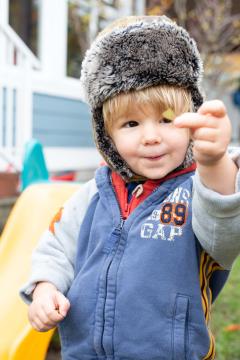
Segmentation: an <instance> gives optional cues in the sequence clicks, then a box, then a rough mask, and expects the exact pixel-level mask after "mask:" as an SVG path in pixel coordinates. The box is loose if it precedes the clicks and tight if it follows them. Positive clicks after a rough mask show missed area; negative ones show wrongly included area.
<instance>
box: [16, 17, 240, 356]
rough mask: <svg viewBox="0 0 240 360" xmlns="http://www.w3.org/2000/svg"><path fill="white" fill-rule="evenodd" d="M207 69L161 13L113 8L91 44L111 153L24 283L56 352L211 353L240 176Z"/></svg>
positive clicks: (88, 82) (98, 126) (61, 217)
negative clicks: (124, 13)
mask: <svg viewBox="0 0 240 360" xmlns="http://www.w3.org/2000/svg"><path fill="white" fill-rule="evenodd" d="M201 73H202V65H201V61H200V57H199V53H198V51H197V48H196V45H195V43H194V41H193V40H192V39H191V38H190V37H189V35H188V33H187V32H186V31H185V30H184V29H182V28H180V27H178V26H177V25H176V24H175V23H173V22H172V21H170V20H169V19H168V18H166V17H148V16H146V17H129V18H126V19H123V20H120V21H117V22H115V23H114V24H113V25H112V26H110V27H108V28H107V29H106V30H105V31H104V32H102V33H101V34H100V35H99V36H98V38H97V39H96V40H95V42H94V43H93V44H92V46H91V48H90V50H89V51H88V52H87V54H86V57H85V60H84V62H83V65H82V75H81V82H82V85H83V88H84V89H85V92H86V95H87V98H88V102H89V104H90V106H91V109H92V116H93V127H94V135H95V140H96V144H97V146H98V149H99V151H100V152H101V154H102V155H103V157H104V159H105V160H106V162H107V164H108V166H103V167H101V168H100V169H98V170H97V172H96V177H95V179H93V180H91V181H89V182H88V183H87V184H85V185H83V186H82V187H81V189H80V190H79V192H78V193H77V194H75V195H74V196H73V197H72V198H71V199H70V200H69V201H68V202H67V203H66V204H65V206H64V208H63V209H61V210H60V211H59V213H58V214H57V216H55V218H54V220H53V222H52V224H51V225H50V228H49V230H48V231H47V232H46V233H45V234H44V235H43V238H42V239H41V241H40V243H39V245H38V247H37V249H36V251H35V252H34V254H33V270H32V276H31V279H30V281H29V282H28V284H27V285H26V286H24V288H23V289H22V291H21V294H22V296H23V298H24V299H25V301H27V302H31V304H30V307H29V320H30V323H31V324H32V326H33V327H34V328H35V329H36V330H38V331H46V330H48V329H50V328H52V327H54V326H56V325H57V324H59V330H60V335H61V343H62V357H63V359H64V360H73V359H81V360H93V359H101V360H103V359H109V360H110V359H111V360H113V359H115V360H137V359H138V360H164V359H166V360H169V359H177V360H182V359H190V360H197V359H205V360H206V359H214V357H215V346H214V339H213V336H212V335H211V332H210V330H209V317H210V309H211V304H212V301H213V300H214V299H215V298H216V297H217V295H218V294H219V292H220V290H221V288H222V287H223V285H224V283H225V281H226V279H227V276H228V274H229V270H230V269H231V266H232V263H233V261H234V259H235V258H236V257H237V255H238V253H239V249H240V241H239V240H240V239H239V224H240V222H239V217H240V210H239V205H240V193H239V192H238V190H239V186H240V180H239V173H238V167H237V165H236V163H237V161H235V162H234V161H233V160H232V159H231V158H230V157H229V155H228V153H227V146H228V144H229V141H230V138H231V126H230V121H229V119H228V116H227V113H226V109H225V107H224V105H223V104H222V102H220V101H218V100H214V101H209V102H204V103H203V99H202V95H201V91H200V87H199V82H200V79H201ZM193 155H194V157H193ZM195 162H196V163H195ZM196 164H197V169H198V170H197V172H196V173H195V169H196Z"/></svg>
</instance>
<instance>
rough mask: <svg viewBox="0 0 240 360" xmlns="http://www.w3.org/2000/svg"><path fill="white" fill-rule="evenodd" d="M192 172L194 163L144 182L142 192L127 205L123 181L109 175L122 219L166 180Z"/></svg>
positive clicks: (126, 194) (194, 166) (194, 168)
mask: <svg viewBox="0 0 240 360" xmlns="http://www.w3.org/2000/svg"><path fill="white" fill-rule="evenodd" d="M194 170H196V164H195V163H194V164H192V165H191V166H190V167H188V168H186V169H183V170H178V171H175V172H173V173H171V174H169V175H167V176H165V177H163V178H162V179H158V180H147V181H145V183H144V184H143V192H142V194H141V195H139V196H138V197H136V196H135V195H133V196H132V198H131V200H130V202H129V203H128V201H127V199H128V190H127V188H126V183H125V181H124V180H123V179H122V178H121V176H120V175H119V174H118V173H116V172H112V174H111V177H112V184H113V187H114V190H115V193H116V195H117V200H118V203H119V206H120V209H121V214H122V217H123V218H124V219H127V217H128V216H129V214H131V212H132V211H133V210H134V209H136V207H137V206H138V205H139V204H140V203H141V202H142V201H143V200H145V199H146V198H147V197H148V196H149V195H150V194H151V193H152V191H153V190H154V189H156V188H157V187H158V186H159V185H160V184H162V183H163V182H165V181H166V180H170V179H173V178H175V177H177V176H180V175H183V174H186V173H189V172H192V171H194Z"/></svg>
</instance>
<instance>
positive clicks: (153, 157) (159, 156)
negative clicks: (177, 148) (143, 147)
mask: <svg viewBox="0 0 240 360" xmlns="http://www.w3.org/2000/svg"><path fill="white" fill-rule="evenodd" d="M162 157H163V155H155V156H146V158H145V159H147V160H159V159H161V158H162Z"/></svg>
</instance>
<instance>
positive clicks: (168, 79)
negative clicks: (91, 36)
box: [80, 16, 203, 181]
mask: <svg viewBox="0 0 240 360" xmlns="http://www.w3.org/2000/svg"><path fill="white" fill-rule="evenodd" d="M201 77H202V62H201V59H200V55H199V52H198V50H197V47H196V43H195V41H194V40H193V39H192V38H191V37H190V36H189V34H188V32H187V31H186V30H185V29H183V28H182V27H180V26H177V25H176V24H175V23H174V22H173V21H171V20H170V19H168V18H167V17H166V16H139V17H137V16H130V17H127V18H125V19H121V20H118V21H116V22H115V23H113V24H112V25H111V26H109V27H107V28H106V29H105V30H104V31H103V32H101V33H100V34H99V35H98V37H97V38H96V40H95V41H94V42H93V43H92V45H91V47H90V49H89V50H88V51H87V52H86V55H85V58H84V60H83V63H82V71H81V79H80V80H81V85H82V88H83V91H84V95H85V99H86V101H87V102H88V103H89V105H90V107H91V111H92V120H93V130H94V137H95V142H96V145H97V147H98V149H99V151H100V153H101V154H102V156H103V158H104V159H105V160H106V162H107V163H108V165H109V166H110V167H111V168H112V169H113V170H114V171H117V172H118V173H119V174H120V175H121V176H122V177H123V178H124V179H125V180H126V181H131V180H132V179H133V178H134V177H135V175H136V174H134V173H133V172H132V170H131V169H130V168H129V166H128V164H127V163H126V162H125V161H124V160H123V159H122V158H121V156H120V155H119V153H118V152H117V150H116V147H115V145H114V144H113V142H112V140H111V138H110V137H109V136H108V134H107V133H106V130H105V127H104V120H103V114H102V106H103V103H104V101H106V100H107V99H109V98H110V97H114V96H115V95H117V94H119V93H121V92H129V91H130V90H133V89H134V90H140V89H144V88H147V87H150V86H154V85H176V86H180V87H184V88H186V89H188V90H189V91H190V93H191V96H192V101H193V105H194V110H195V111H196V110H197V109H198V108H199V106H200V105H201V104H202V102H203V97H202V94H201V90H200V81H201ZM191 148H192V146H190V147H189V149H188V151H187V154H186V158H185V160H184V163H183V165H182V167H183V168H184V167H188V166H190V165H191V164H192V162H193V157H192V149H191Z"/></svg>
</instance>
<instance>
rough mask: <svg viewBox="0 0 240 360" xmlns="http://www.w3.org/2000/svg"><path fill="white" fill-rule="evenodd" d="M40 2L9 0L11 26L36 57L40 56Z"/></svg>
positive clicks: (38, 0) (36, 0)
mask: <svg viewBox="0 0 240 360" xmlns="http://www.w3.org/2000/svg"><path fill="white" fill-rule="evenodd" d="M39 2H40V0H9V24H10V25H11V26H12V28H13V29H14V30H15V31H16V33H17V34H18V35H19V36H20V37H21V38H22V40H23V41H24V42H25V44H26V45H27V46H28V47H29V48H30V49H31V50H32V52H33V53H34V54H35V55H38V26H39V24H38V23H39Z"/></svg>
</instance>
